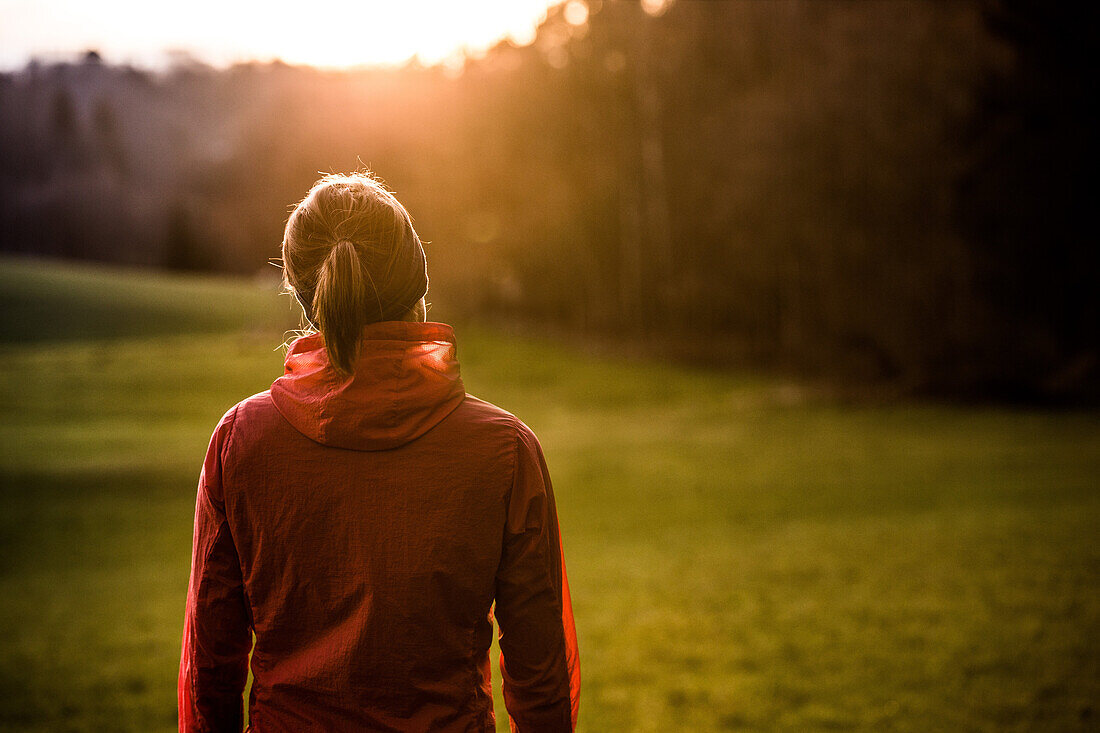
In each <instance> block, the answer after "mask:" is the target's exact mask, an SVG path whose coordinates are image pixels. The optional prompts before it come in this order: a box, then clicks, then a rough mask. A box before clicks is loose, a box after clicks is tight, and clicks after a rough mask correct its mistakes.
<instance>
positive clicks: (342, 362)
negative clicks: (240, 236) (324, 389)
mask: <svg viewBox="0 0 1100 733" xmlns="http://www.w3.org/2000/svg"><path fill="white" fill-rule="evenodd" d="M283 275H284V279H285V282H286V286H287V289H288V290H289V291H290V292H292V293H294V295H295V297H296V298H297V299H298V302H299V303H301V305H302V310H303V311H304V312H305V316H306V318H307V319H308V320H309V322H310V324H311V325H312V326H314V327H315V328H316V329H317V330H319V331H320V332H321V335H322V336H323V338H324V342H325V350H326V351H327V352H328V358H329V362H330V363H331V364H332V366H333V368H334V369H335V370H336V371H337V372H338V373H339V374H341V375H344V376H347V375H350V374H352V373H353V372H354V371H355V361H356V359H357V358H358V355H359V342H360V338H361V334H362V330H363V327H364V326H366V325H368V324H371V323H375V322H377V321H396V320H401V319H403V318H405V316H406V315H407V314H408V313H409V311H411V310H413V309H414V308H415V307H416V306H417V304H418V303H419V302H420V300H421V299H422V298H423V297H424V295H425V294H426V293H427V291H428V272H427V262H426V259H425V257H424V248H423V246H422V245H421V243H420V238H419V237H418V236H417V235H416V231H415V230H414V229H413V225H412V218H411V217H410V216H409V212H408V211H406V210H405V207H404V206H402V205H401V202H399V201H398V200H397V199H396V198H395V197H394V195H393V194H392V193H390V192H389V191H387V190H386V189H385V187H384V186H383V185H382V184H381V182H379V181H378V180H376V179H375V178H374V177H373V176H372V175H371V174H370V173H350V174H331V175H327V176H325V177H324V178H322V179H320V180H319V181H317V183H315V184H313V188H311V189H310V190H309V193H307V194H306V197H305V198H304V199H302V201H301V202H300V203H299V204H298V205H297V206H295V207H294V211H293V212H292V213H291V215H290V218H289V219H288V220H287V223H286V231H285V232H284V234H283Z"/></svg>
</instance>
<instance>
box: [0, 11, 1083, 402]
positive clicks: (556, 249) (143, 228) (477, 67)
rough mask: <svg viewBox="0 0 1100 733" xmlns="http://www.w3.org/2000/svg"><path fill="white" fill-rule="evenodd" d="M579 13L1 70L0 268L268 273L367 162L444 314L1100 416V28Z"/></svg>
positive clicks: (824, 15) (977, 15)
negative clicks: (23, 259) (432, 33)
mask: <svg viewBox="0 0 1100 733" xmlns="http://www.w3.org/2000/svg"><path fill="white" fill-rule="evenodd" d="M570 6H572V8H571V7H570ZM580 7H581V0H573V2H572V3H570V4H566V5H562V6H559V7H557V8H554V9H552V10H551V12H550V14H549V16H548V18H547V19H546V21H545V22H544V23H543V24H542V26H541V27H540V29H539V32H538V35H537V37H536V39H535V41H534V42H533V43H532V44H530V45H528V46H524V47H515V46H513V45H511V44H509V43H507V42H502V43H501V44H500V45H498V46H497V47H496V48H494V49H492V50H491V51H490V52H489V53H488V54H486V55H485V56H484V57H481V58H468V59H467V60H466V62H465V64H464V66H463V67H462V68H461V69H455V68H453V67H452V68H448V67H421V66H419V65H416V64H415V63H410V64H407V65H405V66H403V67H400V68H395V69H359V70H349V71H341V72H335V71H319V70H315V69H311V68H307V67H292V66H288V65H285V64H282V63H279V62H275V63H269V64H257V63H253V64H239V65H237V66H233V67H231V68H228V69H223V70H217V69H213V68H210V67H207V66H205V65H203V64H202V63H200V62H197V61H193V60H187V59H182V60H181V61H180V62H179V63H177V64H176V65H174V66H173V67H172V68H171V69H169V70H167V71H164V72H152V71H147V70H141V69H135V68H131V67H125V66H117V65H111V64H107V63H104V61H103V60H102V59H101V58H100V57H99V55H98V54H97V53H95V52H89V53H88V54H86V55H85V57H84V58H82V59H81V60H79V61H76V62H73V63H55V64H42V63H36V62H32V63H30V64H28V66H27V67H25V68H24V69H21V70H19V71H17V72H12V73H7V74H3V75H0V247H2V248H3V249H5V250H8V251H16V252H33V253H38V254H47V255H57V256H64V257H73V258H81V259H94V260H104V261H111V262H119V263H130V264H139V265H147V266H156V267H169V268H176V269H198V270H219V271H232V272H254V271H257V270H260V269H262V268H264V267H267V265H266V262H267V261H268V260H269V259H270V258H273V257H277V255H278V247H279V240H280V237H281V231H282V225H283V223H284V221H285V215H286V212H287V206H288V205H289V204H292V203H293V202H295V201H296V200H297V199H298V198H300V197H301V196H302V195H303V194H304V192H305V191H306V189H307V188H308V187H309V185H310V184H311V183H312V181H313V180H314V179H315V178H316V177H317V174H318V171H325V172H327V171H334V170H349V169H356V168H361V167H364V166H366V167H370V168H371V169H373V170H374V171H376V172H377V173H378V174H379V175H381V176H382V177H383V178H384V179H385V181H386V182H387V183H388V184H389V185H390V187H392V188H393V189H395V190H396V192H397V194H398V196H399V197H400V198H401V199H402V201H404V202H405V203H406V205H407V206H408V208H409V210H410V211H411V212H412V214H413V216H414V218H415V219H416V223H417V228H418V231H419V232H420V234H421V237H422V239H424V240H425V241H427V242H428V243H429V244H428V245H427V248H428V253H429V260H430V263H431V274H432V291H431V299H432V300H434V301H435V303H436V308H437V312H440V313H446V314H447V316H448V317H450V318H463V317H508V318H522V319H525V320H529V321H533V322H539V323H545V324H551V325H553V326H554V327H556V328H560V329H567V330H571V331H576V332H583V333H590V334H597V335H598V334H615V335H616V337H617V338H626V339H632V340H634V341H637V342H642V343H650V344H652V346H653V348H654V349H661V350H664V351H665V352H667V353H676V354H679V355H682V356H684V357H687V358H693V359H706V360H709V361H712V362H716V363H739V364H743V363H749V364H760V365H767V366H777V367H781V368H787V369H796V370H799V371H802V372H806V373H810V374H814V375H821V376H826V377H829V378H833V379H837V380H842V381H846V382H848V383H852V384H862V383H868V384H890V385H894V386H896V387H898V388H900V389H903V390H906V391H912V392H919V393H926V394H939V395H947V396H954V397H962V398H980V399H984V398H993V399H1016V400H1063V401H1069V402H1075V401H1078V400H1080V399H1081V398H1085V397H1087V398H1093V399H1094V398H1095V397H1096V396H1097V394H1098V390H1097V387H1098V384H1100V344H1098V342H1097V334H1098V333H1100V328H1098V324H1097V314H1098V312H1100V308H1098V305H1100V304H1098V302H1097V295H1096V288H1095V286H1094V282H1095V280H1096V273H1097V268H1096V255H1095V246H1094V245H1090V244H1089V243H1088V240H1087V239H1086V238H1085V234H1084V232H1085V231H1087V229H1085V226H1084V225H1085V205H1086V204H1085V196H1086V195H1087V193H1086V192H1087V190H1088V189H1087V178H1086V176H1087V172H1086V170H1085V169H1086V167H1087V165H1088V164H1089V162H1090V157H1091V146H1092V119H1091V116H1092V114H1093V113H1092V112H1091V111H1090V110H1091V105H1090V104H1088V102H1089V101H1090V97H1091V93H1092V84H1093V82H1092V81H1091V76H1090V74H1091V72H1090V63H1089V61H1088V59H1087V58H1086V54H1087V53H1088V49H1090V48H1091V43H1092V41H1093V40H1094V38H1095V21H1094V19H1093V18H1092V17H1091V14H1089V15H1088V16H1087V17H1082V16H1076V17H1075V16H1074V15H1073V13H1070V12H1058V11H1057V10H1056V9H1052V8H1049V7H1047V6H1046V5H1045V4H1043V3H1039V2H1025V1H1022V0H1003V1H1002V2H966V3H943V4H940V3H932V2H896V3H865V2H830V3H820V2H812V1H805V0H790V1H785V2H777V3H754V2H733V1H730V2H702V1H693V0H679V1H678V2H671V3H669V2H666V3H663V4H662V3H654V2H648V3H644V4H643V3H636V2H633V1H628V0H619V1H614V0H604V1H603V2H598V1H597V0H588V2H587V3H584V4H583V10H584V11H586V12H578V10H579V9H580ZM268 269H270V268H268Z"/></svg>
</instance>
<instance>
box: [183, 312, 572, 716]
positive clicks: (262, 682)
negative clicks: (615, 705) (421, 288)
mask: <svg viewBox="0 0 1100 733" xmlns="http://www.w3.org/2000/svg"><path fill="white" fill-rule="evenodd" d="M494 601H495V603H496V610H495V613H496V618H497V621H498V624H499V626H500V631H501V648H502V671H503V674H504V680H505V699H506V703H507V706H508V709H509V713H510V715H511V717H512V721H513V725H514V726H515V728H516V729H518V730H540V731H541V730H548V731H549V730H571V729H572V727H573V726H574V725H575V719H576V708H577V695H578V692H579V672H578V667H577V647H576V635H575V631H574V628H573V620H572V612H571V608H570V604H569V595H568V585H567V581H566V580H565V569H564V560H563V555H562V551H561V544H560V536H559V531H558V523H557V515H556V508H555V505H554V498H553V491H552V487H551V483H550V480H549V474H548V472H547V470H546V465H545V461H544V459H543V455H542V451H541V448H540V447H539V444H538V441H537V439H536V438H535V436H534V434H533V433H532V432H531V431H530V430H529V429H528V428H527V427H526V426H525V425H524V424H523V423H522V422H520V421H519V420H518V419H516V418H515V417H514V416H513V415H511V414H510V413H508V412H506V411H504V410H502V409H500V408H498V407H495V406H493V405H491V404H489V403H487V402H484V401H482V400H478V399H476V398H473V397H471V396H468V395H466V394H465V392H464V389H463V386H462V381H461V378H460V376H459V370H458V363H457V360H456V358H455V346H454V336H453V332H452V331H451V329H450V328H449V327H448V326H444V325H443V324H430V323H429V324H423V323H404V322H385V323H378V324H373V325H372V326H368V327H367V329H365V331H364V339H363V343H362V352H361V354H360V358H359V361H358V363H357V367H356V372H355V375H354V376H353V377H352V378H351V379H340V378H339V377H337V375H336V373H335V372H334V371H333V370H332V369H331V367H330V366H329V365H328V362H327V358H326V356H325V354H324V348H323V342H322V340H321V338H320V336H318V335H314V336H307V337H303V338H301V339H299V340H298V341H296V342H295V343H294V344H293V346H292V347H291V349H290V351H289V353H288V355H287V360H286V373H285V374H284V375H283V377H281V378H280V379H279V380H276V382H275V383H274V384H273V385H272V388H271V389H270V390H268V391H266V392H262V393H260V394H258V395H255V396H253V397H251V398H249V399H247V400H244V401H242V402H241V403H239V404H238V405H237V406H235V407H234V408H233V409H232V410H230V411H229V412H227V413H226V415H225V417H223V419H222V421H221V422H220V423H219V425H218V427H217V429H216V430H215V432H214V435H213V437H212V439H211V443H210V448H209V450H208V454H207V458H206V462H205V463H204V466H203V472H202V476H201V478H200V482H199V492H198V501H197V505H196V526H195V542H194V552H193V556H192V575H191V582H190V586H189V591H188V607H187V618H186V625H185V631H184V648H183V654H182V658H181V671H180V723H181V730H221V729H222V726H223V725H225V726H228V727H226V729H235V730H240V709H241V690H243V686H244V679H245V676H246V673H247V667H246V664H247V659H248V652H249V647H250V646H251V637H252V634H253V633H254V634H255V647H254V648H253V649H252V650H251V669H252V672H253V677H254V681H253V686H252V693H251V698H250V700H249V717H250V725H251V727H252V729H253V730H255V731H258V732H259V731H262V732H267V731H284V730H286V731H290V730H295V731H301V730H380V731H390V730H393V731H409V730H441V731H449V730H454V731H468V730H479V731H480V730H493V729H494V724H495V723H494V715H493V709H492V696H491V690H490V679H491V678H490V673H489V657H488V650H489V645H490V643H491V641H492V633H493V626H492V620H491V617H490V609H491V607H492V606H493V604H494ZM232 726H236V727H235V728H233V727H232Z"/></svg>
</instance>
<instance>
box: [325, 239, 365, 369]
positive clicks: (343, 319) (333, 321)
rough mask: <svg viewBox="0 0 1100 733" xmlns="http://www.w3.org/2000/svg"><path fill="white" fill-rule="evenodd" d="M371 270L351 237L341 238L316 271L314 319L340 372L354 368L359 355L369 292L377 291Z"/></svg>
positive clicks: (332, 360) (334, 364)
mask: <svg viewBox="0 0 1100 733" xmlns="http://www.w3.org/2000/svg"><path fill="white" fill-rule="evenodd" d="M367 278H369V274H368V273H367V272H366V270H365V269H364V268H363V264H362V262H360V260H359V252H358V251H357V250H356V248H355V245H354V244H353V243H352V242H351V240H348V239H343V240H340V241H339V242H338V243H337V244H336V246H334V247H333V248H332V251H331V252H329V255H328V257H327V258H326V259H325V261H324V264H322V265H321V268H320V270H319V271H318V273H317V288H316V290H314V292H313V304H312V305H313V307H312V311H313V322H314V323H315V324H316V326H317V328H318V329H319V330H320V331H321V334H322V335H323V336H324V339H325V350H326V351H327V352H328V358H329V362H330V363H331V364H332V366H333V368H334V369H335V370H336V372H337V373H338V374H340V375H341V376H345V377H346V376H348V375H350V374H351V373H352V372H354V371H355V360H356V358H357V357H358V356H359V336H360V333H361V332H362V330H363V326H365V325H367V323H370V322H372V321H375V320H377V319H376V318H370V317H369V315H368V314H369V313H370V312H371V307H372V306H373V307H374V308H378V307H379V306H378V305H377V304H375V303H371V302H369V300H370V296H371V295H374V299H377V297H378V296H377V293H375V291H374V286H373V284H369V292H368V282H367Z"/></svg>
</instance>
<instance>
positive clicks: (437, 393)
mask: <svg viewBox="0 0 1100 733" xmlns="http://www.w3.org/2000/svg"><path fill="white" fill-rule="evenodd" d="M362 339H363V340H362V344H361V348H360V352H359V359H358V361H357V362H356V364H355V373H354V374H353V375H352V376H351V377H347V378H341V377H340V376H339V375H337V373H336V371H335V370H334V369H333V368H332V367H331V366H330V364H329V360H328V354H327V353H326V352H325V346H324V339H323V338H322V336H321V334H319V333H315V334H310V335H308V336H302V337H301V338H299V339H296V340H295V341H294V343H293V344H291V346H290V350H289V351H288V352H287V355H286V371H285V372H284V374H283V376H281V377H279V378H278V379H276V380H275V382H274V383H273V384H272V385H271V400H272V401H273V402H274V403H275V407H276V409H278V410H279V412H280V413H281V414H282V416H283V417H285V418H286V419H287V421H288V422H289V423H290V424H291V425H293V426H294V428H295V429H297V430H298V432H300V433H302V434H303V435H305V436H306V437H308V438H311V439H312V440H315V441H317V442H318V443H322V444H324V445H329V446H333V447H335V448H350V449H352V450H388V449H390V448H396V447H398V446H401V445H404V444H405V443H408V442H409V441H412V440H415V439H416V438H419V437H420V436H421V435H423V434H424V433H426V432H428V431H429V430H431V429H432V428H433V427H435V426H436V425H437V424H438V423H439V422H440V421H441V420H442V419H443V418H445V417H447V415H449V414H451V412H452V411H453V410H454V409H455V408H456V407H458V405H459V404H460V403H461V402H462V400H463V398H464V397H465V394H466V391H465V388H464V387H463V385H462V378H461V377H460V376H459V369H458V361H457V359H456V356H455V351H456V349H455V339H454V330H453V329H452V328H451V327H450V326H448V325H446V324H443V323H409V322H405V321H382V322H380V323H372V324H370V325H369V326H367V327H366V328H364V329H363V336H362Z"/></svg>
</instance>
